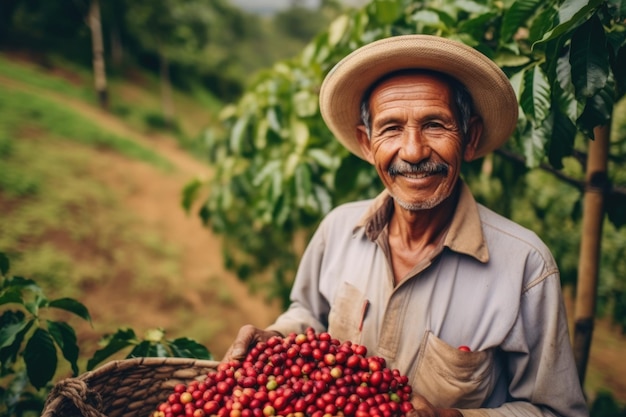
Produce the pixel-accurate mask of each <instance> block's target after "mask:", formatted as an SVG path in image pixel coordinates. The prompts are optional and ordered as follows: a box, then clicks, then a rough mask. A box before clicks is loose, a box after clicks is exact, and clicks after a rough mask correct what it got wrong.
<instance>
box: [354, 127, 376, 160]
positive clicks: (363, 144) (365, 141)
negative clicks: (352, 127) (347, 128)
mask: <svg viewBox="0 0 626 417" xmlns="http://www.w3.org/2000/svg"><path fill="white" fill-rule="evenodd" d="M355 133H356V139H357V141H358V142H359V147H360V148H361V152H363V156H364V157H365V160H366V161H367V162H369V163H370V164H372V165H374V158H373V156H372V141H371V140H370V138H369V136H367V130H366V129H365V125H358V126H357V127H356V132H355Z"/></svg>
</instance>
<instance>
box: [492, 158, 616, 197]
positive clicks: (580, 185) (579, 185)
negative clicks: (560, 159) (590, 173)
mask: <svg viewBox="0 0 626 417" xmlns="http://www.w3.org/2000/svg"><path fill="white" fill-rule="evenodd" d="M495 153H496V154H498V155H500V156H502V157H503V158H505V159H508V160H509V161H512V162H514V163H516V164H519V165H523V166H526V160H525V159H524V157H523V156H521V155H519V154H516V153H515V152H511V151H509V150H506V149H496V151H495ZM581 155H582V153H578V154H577V155H576V159H577V160H578V161H579V162H580V163H581V164H583V166H584V160H583V159H582V158H581ZM539 168H540V169H542V170H544V171H546V172H549V173H550V174H552V175H554V176H555V177H557V178H558V179H560V180H561V181H563V182H564V183H566V184H569V185H571V186H573V187H574V188H576V189H578V190H579V191H581V192H582V191H584V190H585V187H586V184H585V181H583V180H579V179H576V178H574V177H570V176H569V175H566V174H565V173H563V172H562V171H559V170H557V169H555V168H554V167H552V166H551V165H549V164H546V163H542V164H540V165H539ZM607 194H608V195H610V194H617V195H621V196H625V197H626V187H622V186H617V185H614V184H611V187H610V188H609V190H607Z"/></svg>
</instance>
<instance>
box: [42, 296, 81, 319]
mask: <svg viewBox="0 0 626 417" xmlns="http://www.w3.org/2000/svg"><path fill="white" fill-rule="evenodd" d="M48 306H49V307H54V308H59V309H61V310H65V311H69V312H70V313H74V314H76V315H77V316H78V317H81V318H82V319H84V320H86V321H88V322H89V323H91V316H90V315H89V310H87V307H85V305H84V304H83V303H81V302H80V301H76V300H74V299H73V298H58V299H56V300H52V301H50V303H49V304H48Z"/></svg>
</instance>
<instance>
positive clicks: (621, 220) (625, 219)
mask: <svg viewBox="0 0 626 417" xmlns="http://www.w3.org/2000/svg"><path fill="white" fill-rule="evenodd" d="M605 207H606V212H607V216H608V218H609V221H610V222H611V223H613V225H614V226H615V228H617V229H619V228H621V227H622V226H624V225H626V210H624V207H626V196H624V195H623V194H618V193H609V195H608V196H607V200H606V204H605Z"/></svg>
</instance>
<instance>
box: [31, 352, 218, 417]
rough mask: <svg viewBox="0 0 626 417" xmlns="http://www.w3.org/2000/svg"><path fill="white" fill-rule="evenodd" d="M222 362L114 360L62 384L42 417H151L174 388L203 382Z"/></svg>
mask: <svg viewBox="0 0 626 417" xmlns="http://www.w3.org/2000/svg"><path fill="white" fill-rule="evenodd" d="M217 365H218V362H215V361H207V360H198V359H186V358H135V359H125V360H119V361H112V362H109V363H108V364H106V365H104V366H102V367H100V368H98V369H95V370H93V371H91V372H86V373H84V374H82V375H80V376H78V377H76V378H68V379H65V380H62V381H59V382H58V383H57V384H56V385H55V386H54V388H53V389H52V391H51V392H50V395H49V396H48V399H47V401H46V404H45V406H44V410H43V413H42V415H41V416H42V417H149V416H150V415H151V413H152V412H153V411H154V410H156V407H157V406H158V404H159V403H161V402H163V401H165V400H166V399H167V397H168V395H169V394H171V393H172V392H173V388H174V385H176V384H178V383H184V384H188V383H190V382H191V381H193V380H202V379H204V377H205V376H206V374H207V373H208V372H209V371H211V370H214V369H215V368H216V367H217Z"/></svg>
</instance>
